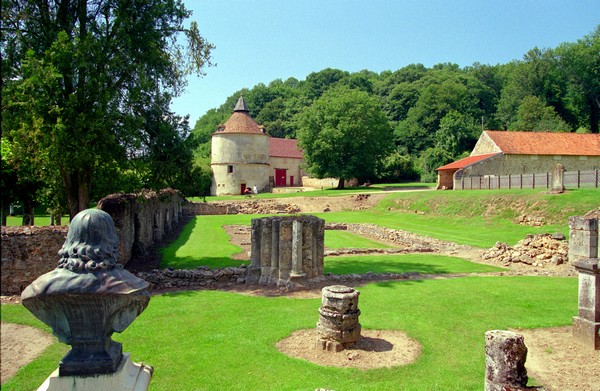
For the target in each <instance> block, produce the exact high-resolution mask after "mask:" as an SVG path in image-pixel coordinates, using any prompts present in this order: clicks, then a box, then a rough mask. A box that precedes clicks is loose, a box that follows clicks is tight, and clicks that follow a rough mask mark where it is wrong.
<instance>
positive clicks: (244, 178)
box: [210, 97, 271, 195]
mask: <svg viewBox="0 0 600 391" xmlns="http://www.w3.org/2000/svg"><path fill="white" fill-rule="evenodd" d="M210 167H211V170H212V174H213V175H212V184H211V187H210V194H211V195H226V194H243V192H244V189H245V188H247V187H249V188H251V189H252V188H254V186H256V188H257V190H259V191H262V190H264V189H265V188H267V187H268V186H269V174H270V172H271V167H270V165H269V136H268V135H267V134H266V131H265V128H264V127H262V126H259V125H258V124H257V123H256V122H255V121H254V120H253V119H252V117H250V114H249V111H248V106H247V105H246V102H244V98H242V97H240V99H239V100H238V101H237V104H236V105H235V108H234V109H233V114H232V115H231V117H229V119H228V120H227V122H225V123H224V124H223V125H220V126H219V127H218V128H217V131H216V132H215V133H213V135H212V143H211V158H210Z"/></svg>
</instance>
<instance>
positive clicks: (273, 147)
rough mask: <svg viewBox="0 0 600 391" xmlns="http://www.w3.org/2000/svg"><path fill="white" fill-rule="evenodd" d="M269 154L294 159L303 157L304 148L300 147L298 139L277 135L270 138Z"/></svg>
mask: <svg viewBox="0 0 600 391" xmlns="http://www.w3.org/2000/svg"><path fill="white" fill-rule="evenodd" d="M269 156H272V157H286V158H292V159H302V158H303V154H302V150H301V149H300V147H298V140H295V139H291V138H275V137H271V138H270V139H269Z"/></svg>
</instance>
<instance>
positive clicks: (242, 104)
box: [233, 96, 250, 112]
mask: <svg viewBox="0 0 600 391" xmlns="http://www.w3.org/2000/svg"><path fill="white" fill-rule="evenodd" d="M233 111H234V112H236V111H245V112H249V111H250V110H248V105H246V102H245V101H244V97H242V96H240V99H238V101H237V103H236V104H235V108H234V109H233Z"/></svg>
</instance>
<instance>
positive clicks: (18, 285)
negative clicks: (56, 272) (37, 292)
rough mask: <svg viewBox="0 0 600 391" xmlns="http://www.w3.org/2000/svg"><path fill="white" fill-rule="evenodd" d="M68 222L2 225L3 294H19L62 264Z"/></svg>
mask: <svg viewBox="0 0 600 391" xmlns="http://www.w3.org/2000/svg"><path fill="white" fill-rule="evenodd" d="M68 228H69V227H67V226H57V227H52V226H49V227H36V226H26V227H2V280H1V284H0V288H1V289H0V290H1V294H2V295H18V294H20V293H21V291H22V290H23V289H25V287H26V286H27V285H29V284H30V283H31V282H33V280H35V279H36V278H37V277H38V276H40V275H42V274H44V273H47V272H49V271H50V270H52V269H54V268H55V267H56V266H57V264H58V251H59V250H60V249H61V247H62V245H63V243H64V242H65V239H66V238H67V231H68Z"/></svg>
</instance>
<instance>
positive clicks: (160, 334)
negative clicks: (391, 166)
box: [2, 277, 577, 391]
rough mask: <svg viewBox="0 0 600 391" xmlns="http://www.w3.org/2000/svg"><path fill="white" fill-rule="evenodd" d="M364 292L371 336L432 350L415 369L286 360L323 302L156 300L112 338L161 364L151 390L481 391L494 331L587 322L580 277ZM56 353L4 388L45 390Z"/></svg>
mask: <svg viewBox="0 0 600 391" xmlns="http://www.w3.org/2000/svg"><path fill="white" fill-rule="evenodd" d="M359 290H360V292H361V295H360V301H359V308H360V310H361V316H360V323H361V324H362V327H363V328H364V329H371V330H374V329H377V330H380V329H382V330H402V331H404V332H406V333H407V334H408V335H409V336H410V337H412V338H414V339H416V340H417V341H418V342H419V343H420V344H421V345H422V348H423V349H422V354H421V356H420V358H419V359H418V361H417V362H415V363H414V364H411V365H408V366H404V367H394V368H385V369H373V370H367V371H362V370H356V369H341V368H334V367H322V366H318V365H315V364H312V363H309V362H306V361H303V360H299V359H295V358H290V357H287V356H286V355H284V354H282V353H280V352H279V351H278V350H277V349H276V346H275V345H276V343H277V342H278V341H279V340H281V339H283V338H285V337H287V336H289V335H290V334H291V333H292V332H293V331H295V330H298V329H306V328H314V327H315V322H316V321H317V319H318V312H317V310H318V308H319V305H320V300H319V299H290V298H285V297H280V298H273V297H271V298H266V297H251V296H245V295H239V294H234V293H227V292H220V291H197V292H182V293H175V294H164V295H161V296H156V297H153V298H152V300H151V301H150V305H149V306H148V308H147V310H146V311H145V312H144V313H142V315H141V316H140V317H139V318H138V319H137V320H136V321H135V322H134V323H133V324H132V325H131V326H130V327H129V328H128V329H127V330H125V332H124V333H123V334H120V335H115V336H114V339H115V340H118V341H120V342H122V343H123V346H124V350H125V351H127V352H131V354H132V359H133V360H134V361H137V362H140V361H143V362H145V363H148V364H150V365H152V366H154V368H155V372H154V376H153V378H152V381H151V383H150V389H151V390H180V391H185V390H315V389H317V388H328V389H334V390H481V388H482V386H483V379H484V371H485V357H484V344H485V341H484V335H485V332H486V331H487V330H492V329H508V328H537V327H551V326H561V325H568V324H570V323H571V316H572V315H574V314H575V313H576V312H577V280H576V279H574V278H548V277H468V278H455V279H446V280H421V281H396V282H382V283H376V284H370V285H367V286H364V287H361V288H359ZM7 307H14V308H11V310H10V311H5V308H7ZM25 314H26V310H25V309H24V308H23V307H22V306H20V305H3V306H2V321H3V322H23V318H26V317H27V316H29V315H25ZM525 343H526V344H527V341H525ZM58 346H59V345H58V344H55V345H53V347H52V348H51V349H50V350H48V351H46V352H45V353H44V357H43V358H41V359H38V360H35V361H34V362H33V363H32V364H30V365H27V366H26V367H25V368H23V369H22V370H21V371H20V372H19V374H18V375H17V377H15V378H13V379H11V380H9V381H8V382H7V383H5V384H3V385H2V389H3V390H6V391H8V390H33V389H36V388H37V387H38V386H39V385H40V384H41V383H42V382H43V380H44V379H45V378H46V377H47V376H48V375H49V374H50V373H51V372H52V371H53V370H54V369H55V368H56V366H57V365H58V361H59V360H60V358H61V356H62V355H63V354H64V350H61V349H60V348H59V347H58Z"/></svg>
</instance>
